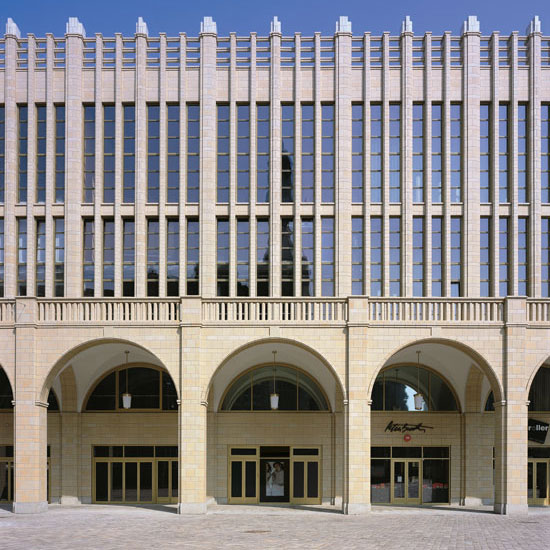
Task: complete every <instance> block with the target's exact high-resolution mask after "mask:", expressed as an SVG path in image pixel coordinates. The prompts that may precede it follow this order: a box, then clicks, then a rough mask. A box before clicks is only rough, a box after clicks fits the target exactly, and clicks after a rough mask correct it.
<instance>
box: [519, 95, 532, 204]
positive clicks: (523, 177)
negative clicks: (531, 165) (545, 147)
mask: <svg viewBox="0 0 550 550" xmlns="http://www.w3.org/2000/svg"><path fill="white" fill-rule="evenodd" d="M527 105H528V104H527V103H520V104H519V105H518V157H517V159H518V202H520V203H521V202H523V203H525V202H527V200H528V199H527V165H528V161H529V146H528V142H527V136H528V128H529V124H528V110H527Z"/></svg>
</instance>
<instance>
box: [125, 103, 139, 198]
mask: <svg viewBox="0 0 550 550" xmlns="http://www.w3.org/2000/svg"><path fill="white" fill-rule="evenodd" d="M123 109H124V124H123V138H124V149H123V159H122V167H123V176H122V202H134V197H135V183H136V143H135V142H136V109H135V107H134V105H124V106H123Z"/></svg>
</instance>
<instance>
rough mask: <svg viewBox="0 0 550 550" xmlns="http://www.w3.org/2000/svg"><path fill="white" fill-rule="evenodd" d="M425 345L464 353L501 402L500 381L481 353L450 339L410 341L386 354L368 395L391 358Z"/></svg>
mask: <svg viewBox="0 0 550 550" xmlns="http://www.w3.org/2000/svg"><path fill="white" fill-rule="evenodd" d="M426 344H439V345H442V346H448V347H451V348H454V349H456V350H458V351H460V352H462V353H464V354H465V355H467V356H468V357H470V359H471V360H472V362H473V363H475V365H476V366H477V367H478V368H480V369H481V370H482V372H483V374H484V375H485V376H486V377H487V378H488V380H489V384H490V386H491V388H492V389H493V391H494V392H495V401H502V400H503V399H504V391H503V388H502V384H501V382H500V380H499V379H498V377H497V375H496V374H495V372H494V370H493V368H492V367H491V365H490V363H489V361H487V359H485V357H483V355H482V354H481V353H479V352H478V351H477V350H475V349H473V348H472V347H470V346H469V345H467V344H464V343H463V342H459V341H457V340H452V339H450V338H423V339H420V340H412V341H410V342H407V343H406V344H403V345H401V346H399V347H398V348H396V349H395V350H393V351H392V352H390V353H388V354H387V355H386V356H385V357H384V360H383V361H382V362H381V363H380V365H379V366H378V367H377V369H376V372H375V373H373V376H372V379H371V380H370V383H369V395H372V390H373V387H374V383H375V381H376V378H377V377H378V375H379V374H380V372H381V371H382V370H383V369H384V368H385V367H388V366H390V364H391V363H389V362H390V361H391V359H392V358H393V357H395V356H396V355H398V354H399V353H400V352H402V351H404V350H406V349H408V348H411V347H414V346H422V345H426ZM470 366H471V365H469V366H468V367H470ZM465 375H466V376H467V375H468V374H467V373H465ZM451 386H454V384H451ZM455 390H456V388H455ZM461 409H462V410H464V409H465V408H464V406H463V405H462V407H461Z"/></svg>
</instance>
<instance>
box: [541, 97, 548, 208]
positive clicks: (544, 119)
mask: <svg viewBox="0 0 550 550" xmlns="http://www.w3.org/2000/svg"><path fill="white" fill-rule="evenodd" d="M540 112H541V125H540V133H541V142H540V155H541V158H540V190H541V201H542V202H543V203H550V104H548V103H546V104H544V103H543V104H542V105H541V108H540Z"/></svg>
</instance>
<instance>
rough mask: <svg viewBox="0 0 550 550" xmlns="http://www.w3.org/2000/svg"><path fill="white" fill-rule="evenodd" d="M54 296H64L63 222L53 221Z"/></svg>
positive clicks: (59, 219) (57, 219) (60, 220)
mask: <svg viewBox="0 0 550 550" xmlns="http://www.w3.org/2000/svg"><path fill="white" fill-rule="evenodd" d="M54 227H55V242H54V281H53V284H54V294H55V296H56V297H57V298H59V297H62V296H64V294H65V220H64V219H63V218H55V219H54Z"/></svg>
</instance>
